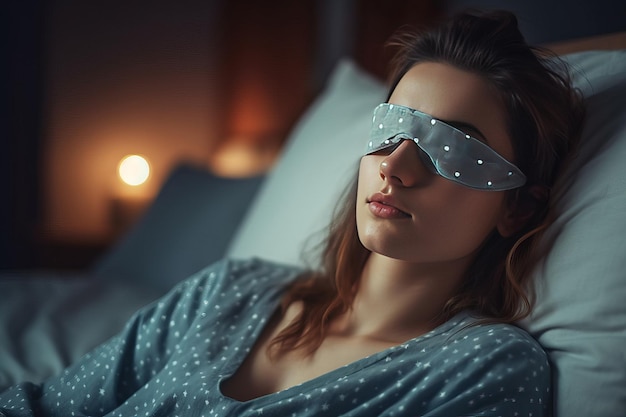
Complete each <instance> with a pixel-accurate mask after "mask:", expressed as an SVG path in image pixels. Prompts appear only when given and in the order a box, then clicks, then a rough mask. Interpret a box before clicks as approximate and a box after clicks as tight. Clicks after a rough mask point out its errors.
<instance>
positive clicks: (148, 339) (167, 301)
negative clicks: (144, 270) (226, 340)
mask: <svg viewBox="0 0 626 417" xmlns="http://www.w3.org/2000/svg"><path fill="white" fill-rule="evenodd" d="M223 268H224V265H223V263H217V264H215V265H213V266H211V267H208V268H207V269H205V270H203V271H201V272H199V273H198V274H196V275H195V276H193V277H191V278H189V279H188V280H186V281H184V282H182V283H181V284H179V285H178V286H176V287H175V288H174V289H173V290H172V291H170V292H169V293H168V294H167V295H166V296H164V297H163V298H162V299H160V300H158V301H155V302H154V303H152V304H150V305H148V306H146V307H144V308H143V309H141V310H140V311H139V312H137V313H136V314H135V315H134V316H133V317H132V318H131V319H130V321H129V322H128V323H127V324H126V326H125V328H124V329H123V331H122V332H121V333H120V334H119V335H117V336H115V337H113V338H112V339H110V340H109V341H108V342H106V343H104V344H102V345H101V346H99V347H98V348H96V349H95V350H94V351H92V352H91V353H89V354H87V355H85V356H84V357H83V358H82V359H81V360H79V361H78V362H77V363H75V364H73V365H72V366H70V367H69V368H67V369H66V370H65V371H64V372H62V373H61V374H60V375H58V376H56V377H53V378H50V379H48V380H47V381H45V382H43V383H42V384H40V385H36V384H32V383H28V382H24V383H21V384H18V385H15V386H13V387H10V388H8V389H7V390H5V391H4V392H2V393H0V416H6V417H13V416H59V417H61V416H62V417H68V416H86V415H89V416H95V415H104V414H107V413H109V412H111V410H115V409H116V408H117V407H118V406H119V405H120V404H122V403H124V402H125V401H126V400H127V399H128V398H129V397H131V396H133V395H134V394H135V393H136V392H137V390H139V389H140V388H141V387H143V386H145V385H146V384H148V382H149V381H150V379H151V378H153V377H154V376H155V375H157V374H158V373H159V372H162V371H163V368H164V367H165V366H167V365H166V364H167V362H168V358H169V357H170V356H171V355H172V354H173V353H175V352H176V351H177V349H179V343H180V341H181V340H182V338H184V337H186V335H187V333H188V332H189V331H190V329H191V328H192V326H193V325H194V321H195V320H196V319H197V318H198V317H199V316H202V315H206V314H208V313H207V311H208V310H209V307H210V305H211V298H212V297H213V296H214V293H215V287H216V286H217V285H218V281H219V278H220V277H221V276H223V275H224V274H223ZM112 308H115V306H112Z"/></svg>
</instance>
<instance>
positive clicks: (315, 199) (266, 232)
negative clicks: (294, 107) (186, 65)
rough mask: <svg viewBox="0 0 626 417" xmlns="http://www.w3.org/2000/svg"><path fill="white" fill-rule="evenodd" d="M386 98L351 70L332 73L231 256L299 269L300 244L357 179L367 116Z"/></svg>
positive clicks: (346, 65)
mask: <svg viewBox="0 0 626 417" xmlns="http://www.w3.org/2000/svg"><path fill="white" fill-rule="evenodd" d="M385 95H386V88H385V87H384V86H383V85H382V84H381V83H380V82H379V81H377V80H376V79H374V78H373V77H372V76H370V75H368V74H365V73H364V72H363V71H361V70H359V69H358V68H357V67H356V66H355V65H354V64H353V63H351V62H349V61H342V62H341V63H340V64H339V65H338V66H337V68H336V69H335V70H334V71H333V74H332V75H331V77H330V80H329V83H328V85H327V86H326V88H325V90H324V92H323V93H322V94H321V95H320V96H319V97H318V99H317V100H316V101H315V103H314V104H313V105H312V107H311V108H310V109H309V110H308V111H307V112H306V113H305V115H304V116H303V117H302V119H301V120H300V122H299V123H298V125H297V126H296V128H295V130H294V132H293V133H292V135H291V137H290V138H289V139H288V141H287V148H286V150H285V151H284V153H283V155H282V156H281V159H280V161H279V162H278V164H277V165H276V166H275V168H274V169H273V170H272V172H271V173H270V174H269V176H268V178H267V179H266V180H265V183H264V184H263V186H262V188H261V190H260V191H259V194H258V196H257V199H256V200H255V201H254V202H253V205H252V207H251V208H250V211H249V212H248V215H247V216H246V218H245V219H244V221H243V222H242V225H241V226H240V228H239V231H238V233H237V234H236V235H235V237H234V239H233V243H232V244H231V246H230V249H229V251H228V254H229V255H230V256H231V257H237V258H240V257H244V258H245V257H251V256H258V257H261V258H264V259H270V260H275V261H279V262H287V263H292V264H303V262H304V261H303V258H302V256H301V254H302V251H303V249H304V247H305V245H307V247H308V244H310V245H315V243H316V241H319V238H320V237H322V236H321V235H320V233H319V232H322V231H323V230H324V228H325V227H326V226H327V225H328V222H329V221H330V219H331V216H332V212H333V209H334V208H335V206H336V202H337V199H338V198H339V196H340V195H341V192H342V191H343V190H344V189H345V187H346V185H347V184H348V183H349V182H350V180H351V179H352V177H353V176H354V175H356V172H357V168H358V161H359V159H360V156H361V155H362V153H363V150H364V149H365V147H366V145H367V138H368V136H369V129H370V124H371V114H372V111H373V110H374V107H376V105H377V104H379V103H381V102H382V101H384V100H385ZM307 239H310V240H307Z"/></svg>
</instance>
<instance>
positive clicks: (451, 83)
mask: <svg viewBox="0 0 626 417" xmlns="http://www.w3.org/2000/svg"><path fill="white" fill-rule="evenodd" d="M389 102H390V103H392V104H399V105H402V106H406V107H410V108H413V109H416V110H419V111H421V112H423V113H427V114H430V115H432V116H433V117H435V118H437V119H440V120H442V121H446V122H448V123H449V124H451V125H458V127H459V128H460V129H461V130H463V127H465V128H468V127H469V128H470V129H471V130H474V131H468V132H467V133H469V134H472V135H473V136H476V137H478V138H479V139H481V140H485V141H486V142H487V143H489V145H490V146H491V147H492V148H493V149H494V150H496V151H497V152H498V153H499V154H501V155H502V156H504V157H505V158H507V159H509V160H514V159H515V158H514V155H513V146H512V144H511V140H510V138H509V135H508V130H507V117H506V109H505V107H504V106H503V105H502V101H501V99H500V97H499V95H498V94H497V93H496V92H495V91H494V89H493V88H492V86H491V84H490V83H489V82H488V81H487V80H485V79H483V78H482V77H480V76H479V75H477V74H475V73H472V72H469V71H465V70H461V69H459V68H456V67H454V66H452V65H449V64H444V63H437V62H423V63H419V64H416V65H414V66H413V67H412V68H411V69H410V70H409V71H408V72H407V73H406V74H405V75H404V76H403V77H402V78H401V79H400V81H399V82H398V84H397V86H396V88H395V89H394V90H393V92H392V94H391V96H390V98H389ZM481 136H482V137H481Z"/></svg>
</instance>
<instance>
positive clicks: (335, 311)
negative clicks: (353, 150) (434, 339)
mask: <svg viewBox="0 0 626 417" xmlns="http://www.w3.org/2000/svg"><path fill="white" fill-rule="evenodd" d="M390 45H391V46H393V47H397V48H399V50H398V52H397V54H396V56H395V59H394V60H393V62H392V64H393V71H392V73H391V79H390V81H391V83H390V86H391V87H390V93H389V95H391V92H393V90H394V88H395V87H396V85H397V84H398V82H399V81H400V79H401V78H402V77H403V76H404V74H406V72H407V71H409V69H411V68H412V67H413V66H414V65H416V64H418V63H420V62H438V63H444V64H448V65H452V66H454V67H456V68H459V69H461V70H465V71H469V72H472V73H474V74H477V75H479V76H480V77H482V78H483V79H484V80H486V81H487V82H488V83H489V84H490V85H491V86H492V87H493V88H494V91H496V92H497V93H498V94H499V96H500V99H501V101H502V103H503V106H504V108H505V114H506V115H507V120H506V125H507V131H508V134H509V137H510V138H511V141H512V145H513V150H514V154H515V163H516V165H517V166H518V167H519V168H520V169H521V171H522V172H524V174H525V175H526V177H527V183H526V185H525V186H523V187H521V188H518V189H515V190H509V191H506V196H505V201H506V204H507V205H508V207H509V210H511V211H512V212H514V213H517V215H518V216H519V217H520V218H522V217H527V218H526V219H525V221H524V222H523V225H522V227H521V228H520V229H519V230H518V231H516V232H515V233H514V234H513V235H511V236H508V237H503V236H501V235H500V234H499V233H498V232H497V231H493V232H492V234H491V235H489V236H488V237H487V239H486V241H485V242H484V243H483V245H482V246H481V248H480V250H479V252H478V254H477V255H476V258H475V260H474V262H473V263H472V265H471V266H470V268H469V269H468V271H467V273H466V277H465V279H464V281H463V284H462V287H461V288H460V289H459V291H458V292H457V294H456V295H455V296H454V297H452V298H451V299H450V300H449V301H448V303H447V304H446V306H445V308H444V310H443V311H442V312H441V315H440V317H439V320H440V321H445V320H447V319H448V318H450V317H452V316H453V315H454V314H456V313H458V312H460V311H461V310H471V311H473V312H475V313H477V314H478V315H480V316H481V317H484V318H485V319H487V320H489V321H498V322H514V321H517V320H519V319H521V318H523V317H525V316H527V315H528V314H529V313H530V309H531V301H530V298H529V296H528V295H527V288H528V287H529V286H528V280H529V277H530V272H531V270H532V268H533V267H534V266H535V264H536V261H537V260H538V256H539V255H538V250H537V246H538V241H539V237H540V236H541V232H542V231H543V230H545V228H546V227H547V226H548V225H549V224H550V223H551V219H550V218H549V216H547V209H548V197H549V191H550V188H551V187H552V186H553V184H554V182H555V179H556V177H557V175H558V173H559V170H560V169H561V168H562V165H563V162H564V160H565V158H567V157H568V155H570V154H571V150H572V147H573V146H574V145H575V144H576V142H577V141H578V137H579V135H580V131H581V130H582V120H583V118H584V106H583V102H582V98H581V97H580V95H579V93H578V92H577V91H576V90H575V89H574V88H573V87H572V85H571V80H570V78H569V73H568V71H567V69H566V67H565V64H563V63H562V61H560V60H559V59H558V58H557V57H555V56H554V55H553V54H551V53H549V52H548V51H545V50H541V49H538V48H533V47H530V46H528V45H527V44H526V42H525V40H524V38H523V36H522V35H521V33H520V31H519V29H518V25H517V19H516V17H515V15H513V14H512V13H509V12H504V11H497V12H489V13H485V14H477V13H476V14H474V13H463V14H459V15H456V16H454V17H453V18H452V19H450V20H449V21H447V22H445V23H444V24H443V25H441V26H438V27H436V28H435V29H434V30H430V31H427V32H424V33H418V34H409V33H405V34H401V35H398V36H397V37H395V38H394V39H393V40H392V42H391V43H390ZM355 212H356V180H355V181H353V184H352V185H351V186H350V189H349V190H348V192H347V193H346V194H345V196H344V201H343V204H342V205H341V206H340V208H339V210H338V211H337V213H336V214H335V216H334V219H333V221H332V222H331V224H330V226H329V230H328V237H327V240H326V242H325V247H324V248H323V250H322V269H321V270H320V271H319V272H315V273H312V274H310V275H308V276H307V278H306V279H302V280H299V281H297V282H296V283H294V285H292V287H291V288H290V290H289V291H288V293H287V294H286V296H285V297H284V299H283V307H284V308H286V307H287V306H288V305H290V304H291V303H293V302H297V301H298V302H302V303H304V308H302V309H301V312H300V315H299V316H298V317H296V318H295V319H294V320H293V321H292V322H291V323H290V325H289V326H288V327H287V328H285V329H284V330H283V331H282V332H281V333H280V334H279V335H278V336H277V337H276V338H274V340H273V341H272V343H271V345H270V347H271V348H272V352H285V351H287V350H291V349H300V348H301V349H302V350H303V352H304V353H306V354H310V353H312V352H314V351H315V350H316V349H317V348H318V347H319V345H320V344H321V342H322V341H323V339H324V337H325V335H326V331H327V327H328V326H327V325H328V323H329V321H330V320H332V319H333V318H334V317H337V316H338V315H340V314H342V313H343V312H345V311H347V310H348V309H349V308H350V306H351V304H352V301H353V298H354V295H355V290H356V287H357V285H358V282H359V278H360V274H361V271H362V269H363V266H364V264H365V261H366V260H367V257H368V255H369V251H368V250H367V249H365V247H363V245H362V244H361V243H360V241H359V239H358V236H357V229H356V213H355ZM526 215H527V216H526Z"/></svg>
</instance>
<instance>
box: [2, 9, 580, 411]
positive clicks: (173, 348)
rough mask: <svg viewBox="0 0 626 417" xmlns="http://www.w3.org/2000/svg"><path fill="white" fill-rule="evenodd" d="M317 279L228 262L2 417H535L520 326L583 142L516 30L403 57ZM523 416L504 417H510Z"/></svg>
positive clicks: (539, 387) (544, 67)
mask: <svg viewBox="0 0 626 417" xmlns="http://www.w3.org/2000/svg"><path fill="white" fill-rule="evenodd" d="M399 44H400V46H401V50H400V53H399V55H398V58H397V60H396V71H395V73H394V77H393V79H392V88H391V93H390V95H389V98H388V102H387V103H383V104H382V105H381V106H379V107H378V108H377V109H376V110H375V112H374V118H373V126H372V135H371V138H370V140H369V141H368V142H369V143H366V144H364V146H365V145H366V146H365V147H366V148H367V151H366V155H365V156H363V158H362V160H361V164H360V167H359V173H358V181H357V182H356V184H355V185H354V186H353V187H352V189H351V190H350V192H348V193H347V194H346V201H345V203H344V204H343V206H342V209H341V210H339V212H338V213H337V215H336V218H335V220H334V222H333V223H332V224H331V227H330V232H329V237H328V240H327V244H326V246H325V248H324V257H323V258H324V265H323V267H322V268H320V271H317V272H310V271H301V270H298V269H297V268H291V267H285V266H280V265H274V264H271V263H268V262H262V261H258V260H254V261H248V262H241V261H224V262H221V263H218V264H216V265H213V266H211V267H209V268H207V269H206V270H205V271H203V272H201V273H200V274H198V275H197V276H195V277H192V278H190V279H189V280H187V281H185V282H184V283H182V284H181V285H179V286H178V287H177V288H176V289H175V290H174V291H172V292H171V293H170V294H169V295H168V296H166V297H165V298H163V299H162V300H160V301H159V302H157V303H154V304H153V305H151V306H148V307H147V308H145V309H143V310H142V311H140V312H139V313H138V314H137V315H135V317H134V318H133V320H131V322H130V323H129V324H128V325H127V327H126V328H125V330H124V332H123V333H122V334H120V335H119V336H118V337H116V338H114V339H112V340H111V341H109V342H108V343H106V344H104V345H103V346H101V347H100V348H98V349H96V350H95V351H94V352H93V353H91V354H89V355H87V356H86V357H85V358H84V359H83V360H81V361H80V362H79V363H77V364H76V365H74V366H72V367H71V368H69V369H68V370H66V371H65V373H64V374H63V375H61V376H59V377H58V378H53V379H51V380H49V381H47V382H45V383H44V384H42V385H41V386H35V385H32V384H27V383H26V384H21V385H18V386H15V387H13V388H11V389H9V390H8V391H6V392H5V393H3V394H1V395H0V407H4V408H0V410H2V411H3V412H4V413H5V414H6V415H9V416H12V415H32V414H33V413H35V412H40V413H43V415H62V416H68V415H111V416H122V415H145V416H162V415H205V416H216V415H221V416H224V415H227V416H247V415H251V416H252V415H275V416H290V415H294V416H322V415H329V416H334V415H351V416H379V415H385V416H402V415H406V416H415V415H420V416H453V415H494V416H495V415H507V416H508V415H533V416H540V415H548V414H549V412H550V376H549V366H548V362H547V360H546V356H545V354H544V353H543V351H542V350H541V348H540V346H539V345H538V344H537V343H536V342H535V341H534V340H533V339H532V338H531V337H530V336H529V335H527V334H526V333H524V332H523V331H522V330H520V329H518V328H517V327H515V326H513V325H511V324H510V323H513V322H514V321H516V320H518V319H520V318H522V317H524V316H525V315H527V314H528V313H529V310H530V305H531V303H530V301H529V298H528V297H527V295H526V288H527V287H528V282H527V279H528V272H529V270H530V269H531V268H532V266H533V262H532V260H533V258H534V257H533V248H534V246H535V243H536V240H537V238H538V235H539V232H540V231H541V229H542V228H543V227H545V225H546V224H547V223H548V222H549V219H548V218H547V217H546V208H547V206H548V196H549V189H550V187H551V186H552V184H553V183H554V181H555V177H556V175H557V172H558V170H559V166H560V164H561V162H562V160H563V159H564V158H565V156H566V155H567V154H568V152H569V148H570V146H571V145H572V143H573V142H574V141H575V138H576V137H577V134H578V132H579V131H580V121H581V120H582V105H581V101H580V98H579V97H578V96H577V94H576V93H575V92H574V91H573V90H572V88H571V86H570V83H569V80H568V78H567V75H566V73H564V72H560V70H559V71H557V69H555V68H553V67H552V64H549V63H548V61H546V60H543V59H538V58H537V57H536V56H535V54H534V53H533V51H532V50H531V49H529V48H528V46H527V45H526V44H525V43H524V41H523V39H522V37H521V35H520V34H519V31H518V29H517V23H516V20H515V18H514V16H512V15H510V14H507V13H492V14H489V15H483V16H474V15H469V14H466V15H460V16H458V17H456V18H454V19H453V20H451V21H450V22H449V23H447V24H446V25H444V26H442V27H440V28H438V29H437V30H435V31H433V32H430V33H427V34H423V35H420V36H418V37H405V38H402V39H400V42H399ZM516 413H517V414H516Z"/></svg>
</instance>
